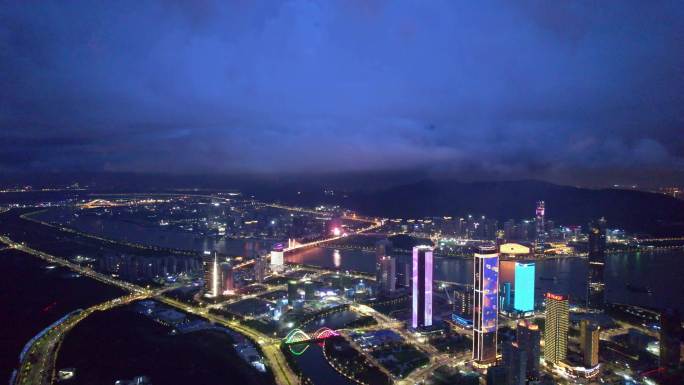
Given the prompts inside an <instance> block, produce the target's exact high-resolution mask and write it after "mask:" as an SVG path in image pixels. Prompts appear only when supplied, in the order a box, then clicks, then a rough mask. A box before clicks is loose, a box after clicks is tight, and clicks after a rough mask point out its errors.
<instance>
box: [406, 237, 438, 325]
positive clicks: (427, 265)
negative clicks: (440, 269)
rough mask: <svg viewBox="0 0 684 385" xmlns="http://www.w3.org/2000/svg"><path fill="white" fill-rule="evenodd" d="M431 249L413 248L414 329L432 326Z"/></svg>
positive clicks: (425, 247)
mask: <svg viewBox="0 0 684 385" xmlns="http://www.w3.org/2000/svg"><path fill="white" fill-rule="evenodd" d="M432 268H433V266H432V247H430V246H415V247H414V248H413V274H412V276H413V282H412V288H413V293H412V294H413V311H412V314H411V315H412V316H411V326H412V327H413V328H414V329H417V328H420V327H424V326H432Z"/></svg>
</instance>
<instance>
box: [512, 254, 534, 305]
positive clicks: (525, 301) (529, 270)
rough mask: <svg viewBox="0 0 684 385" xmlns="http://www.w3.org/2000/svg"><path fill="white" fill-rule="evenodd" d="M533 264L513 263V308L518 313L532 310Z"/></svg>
mask: <svg viewBox="0 0 684 385" xmlns="http://www.w3.org/2000/svg"><path fill="white" fill-rule="evenodd" d="M534 268H535V265H534V262H516V263H515V286H514V293H515V294H514V296H513V308H514V309H515V310H517V311H520V312H529V311H533V310H534Z"/></svg>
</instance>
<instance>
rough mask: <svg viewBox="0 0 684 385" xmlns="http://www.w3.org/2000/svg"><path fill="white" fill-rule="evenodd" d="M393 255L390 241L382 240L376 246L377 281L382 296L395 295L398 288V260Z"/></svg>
mask: <svg viewBox="0 0 684 385" xmlns="http://www.w3.org/2000/svg"><path fill="white" fill-rule="evenodd" d="M391 253H392V243H391V242H390V241H389V240H387V239H384V240H381V241H379V242H378V243H377V244H376V245H375V269H376V270H375V273H376V278H375V279H376V283H377V286H378V289H379V291H380V293H382V294H390V293H393V292H394V291H395V290H396V286H397V260H396V259H395V258H394V257H392V255H391Z"/></svg>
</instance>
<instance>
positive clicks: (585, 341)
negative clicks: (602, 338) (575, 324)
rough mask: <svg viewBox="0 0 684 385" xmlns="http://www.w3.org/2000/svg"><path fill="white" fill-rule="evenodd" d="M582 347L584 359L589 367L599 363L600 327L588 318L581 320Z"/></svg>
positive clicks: (585, 364)
mask: <svg viewBox="0 0 684 385" xmlns="http://www.w3.org/2000/svg"><path fill="white" fill-rule="evenodd" d="M580 348H581V349H582V361H583V363H584V366H585V367H587V368H593V367H594V366H596V365H598V363H599V327H598V325H596V324H595V323H593V322H589V321H588V320H582V321H580Z"/></svg>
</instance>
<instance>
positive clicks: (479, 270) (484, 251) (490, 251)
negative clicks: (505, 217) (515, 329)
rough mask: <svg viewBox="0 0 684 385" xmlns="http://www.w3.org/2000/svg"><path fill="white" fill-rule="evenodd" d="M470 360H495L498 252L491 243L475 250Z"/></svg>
mask: <svg viewBox="0 0 684 385" xmlns="http://www.w3.org/2000/svg"><path fill="white" fill-rule="evenodd" d="M473 286H474V294H475V295H474V301H473V360H475V361H476V362H477V363H479V364H492V363H494V362H496V341H497V328H498V322H499V321H498V306H497V304H498V302H499V298H498V297H499V254H498V253H497V252H496V247H495V246H482V247H480V248H479V249H478V252H477V253H475V266H474V269H473Z"/></svg>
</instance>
